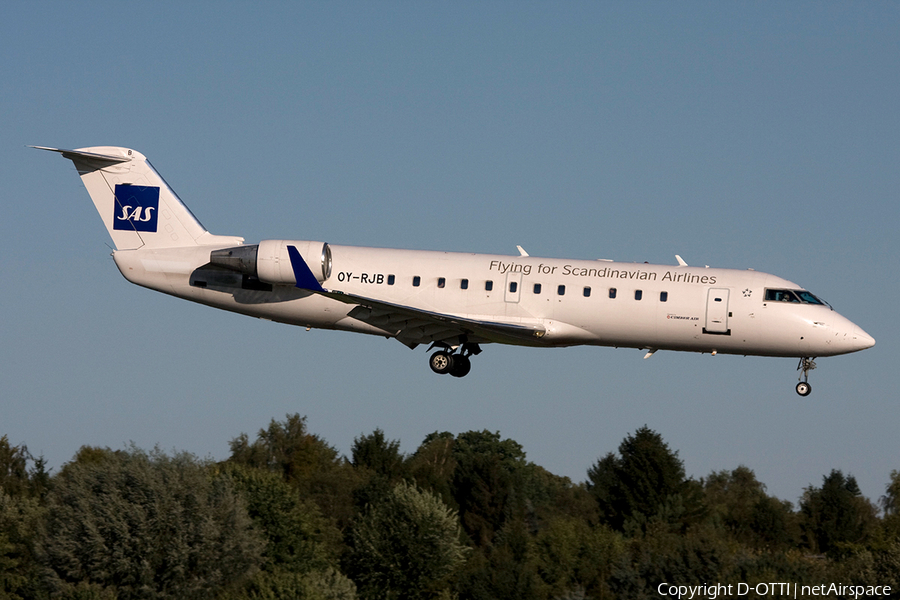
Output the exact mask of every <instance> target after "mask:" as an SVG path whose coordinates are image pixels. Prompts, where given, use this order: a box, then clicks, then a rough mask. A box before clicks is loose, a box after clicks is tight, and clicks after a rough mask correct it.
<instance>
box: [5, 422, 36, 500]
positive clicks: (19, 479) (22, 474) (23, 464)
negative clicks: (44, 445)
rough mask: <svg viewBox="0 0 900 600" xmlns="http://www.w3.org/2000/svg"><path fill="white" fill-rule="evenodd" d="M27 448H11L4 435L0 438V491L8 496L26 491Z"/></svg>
mask: <svg viewBox="0 0 900 600" xmlns="http://www.w3.org/2000/svg"><path fill="white" fill-rule="evenodd" d="M29 456H30V455H29V454H28V448H26V447H25V446H24V445H22V446H13V445H11V444H10V443H9V439H8V438H7V437H6V436H5V435H4V436H2V437H0V490H3V491H5V492H6V493H7V494H9V495H10V496H17V495H20V494H24V493H25V492H26V491H27V490H28V459H29Z"/></svg>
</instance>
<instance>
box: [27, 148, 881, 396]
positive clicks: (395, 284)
mask: <svg viewBox="0 0 900 600" xmlns="http://www.w3.org/2000/svg"><path fill="white" fill-rule="evenodd" d="M36 148H39V149H41V150H49V151H52V152H58V153H60V154H62V155H63V157H65V158H68V159H70V160H71V161H72V162H73V163H75V167H76V169H77V170H78V174H79V175H80V176H81V180H82V182H84V185H85V187H86V188H87V191H88V193H89V194H90V196H91V199H92V200H93V201H94V206H96V208H97V211H98V212H99V213H100V218H101V219H103V223H104V224H105V225H106V229H107V231H109V234H110V236H111V237H112V240H113V243H114V244H115V246H116V249H115V251H114V252H113V254H112V256H113V258H114V260H115V262H116V265H117V266H118V268H119V271H121V273H122V275H124V276H125V278H126V279H127V280H128V281H131V282H132V283H136V284H138V285H141V286H144V287H148V288H150V289H153V290H157V291H160V292H163V293H166V294H171V295H172V296H177V297H179V298H184V299H185V300H191V301H193V302H199V303H201V304H206V305H209V306H213V307H216V308H221V309H224V310H229V311H233V312H237V313H242V314H245V315H250V316H254V317H259V318H263V319H269V320H272V321H278V322H281V323H288V324H291V325H300V326H304V327H307V328H311V327H316V328H322V329H340V330H344V331H354V332H357V333H368V334H372V335H381V336H385V337H386V338H394V339H396V340H397V341H399V342H401V343H403V344H405V345H406V346H408V347H410V348H415V347H417V346H419V345H422V344H428V345H429V352H430V351H431V350H436V351H435V352H434V353H433V354H431V356H430V360H429V365H430V366H431V369H432V370H433V371H434V372H435V373H439V374H450V375H451V376H454V377H463V376H465V375H466V374H467V373H468V372H469V369H470V368H471V361H470V357H471V356H473V355H477V354H479V353H480V352H481V350H482V348H481V346H482V345H484V344H488V343H498V344H516V345H521V346H536V347H559V346H575V345H581V344H588V345H594V346H614V347H629V348H639V349H643V350H646V351H647V352H646V355H645V358H649V357H650V356H652V355H653V354H654V353H655V352H656V351H657V350H680V351H686V352H702V353H709V354H713V355H715V354H719V353H722V354H743V355H757V356H783V357H794V358H799V359H800V362H799V366H798V367H797V369H798V371H800V377H799V380H800V383H798V384H797V387H796V390H797V393H798V394H800V395H801V396H806V395H808V394H809V393H810V391H811V390H812V388H811V387H810V385H809V381H808V376H809V371H810V370H812V369H814V368H815V362H814V359H815V357H820V356H835V355H838V354H847V353H849V352H856V351H858V350H863V349H865V348H870V347H871V346H873V345H874V344H875V340H874V339H872V337H871V336H869V335H868V334H867V333H866V332H864V331H863V330H862V329H860V328H859V327H858V326H857V325H855V324H854V323H852V322H850V321H849V320H848V319H846V318H845V317H843V316H841V315H839V314H838V313H837V312H836V311H835V310H834V309H832V308H831V306H829V305H828V304H826V303H825V302H824V301H822V300H820V299H819V298H818V297H816V296H814V295H813V294H811V293H810V292H808V291H806V290H805V289H803V288H801V287H800V286H798V285H797V284H795V283H791V282H790V281H786V280H784V279H781V278H780V277H776V276H774V275H767V274H766V273H760V272H757V271H752V270H747V271H742V270H735V269H710V268H697V267H690V266H688V265H687V264H686V263H685V262H684V261H683V260H682V259H681V258H680V257H677V256H676V258H677V259H678V265H677V266H668V265H651V264H639V263H619V262H611V261H596V260H569V259H556V258H538V257H532V256H529V255H528V254H527V253H526V252H525V251H524V250H523V249H522V248H521V247H520V248H519V254H518V255H517V256H498V255H489V254H462V253H453V252H424V251H414V250H393V249H386V248H360V247H354V246H338V245H332V244H327V243H324V242H315V241H308V240H263V241H261V242H259V243H258V244H245V243H244V239H243V238H240V237H232V236H220V235H213V234H211V233H209V232H208V231H207V230H206V229H205V228H204V227H203V226H202V225H201V224H200V222H199V221H198V220H197V219H196V217H194V215H193V214H192V213H191V212H190V210H188V208H187V206H185V204H184V203H183V202H182V201H181V199H180V198H179V197H178V196H177V195H176V194H175V192H174V191H173V190H172V188H170V187H169V186H168V184H167V183H166V182H165V181H164V180H163V178H162V177H160V175H159V174H158V173H157V172H156V170H155V169H154V168H153V166H152V165H151V164H150V162H149V161H148V160H147V159H146V158H145V157H144V156H143V155H142V154H141V153H139V152H136V151H134V150H129V149H127V148H116V147H94V148H81V149H78V150H61V149H58V148H44V147H39V146H36Z"/></svg>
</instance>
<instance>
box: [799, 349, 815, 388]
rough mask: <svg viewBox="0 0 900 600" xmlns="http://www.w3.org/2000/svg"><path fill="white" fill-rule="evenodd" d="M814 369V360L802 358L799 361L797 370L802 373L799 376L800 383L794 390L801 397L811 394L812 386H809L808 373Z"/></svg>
mask: <svg viewBox="0 0 900 600" xmlns="http://www.w3.org/2000/svg"><path fill="white" fill-rule="evenodd" d="M815 368H816V360H815V358H807V357H803V358H801V359H800V364H798V365H797V370H798V371H802V373H801V375H800V383H798V384H797V387H796V388H795V389H796V390H797V393H798V394H800V395H801V396H809V394H810V392H812V386H811V385H809V381H808V379H809V372H810V371H812V370H813V369H815Z"/></svg>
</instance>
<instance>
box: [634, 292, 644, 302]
mask: <svg viewBox="0 0 900 600" xmlns="http://www.w3.org/2000/svg"><path fill="white" fill-rule="evenodd" d="M643 296H644V292H642V291H641V290H634V299H635V300H640V299H641V298H642V297H643Z"/></svg>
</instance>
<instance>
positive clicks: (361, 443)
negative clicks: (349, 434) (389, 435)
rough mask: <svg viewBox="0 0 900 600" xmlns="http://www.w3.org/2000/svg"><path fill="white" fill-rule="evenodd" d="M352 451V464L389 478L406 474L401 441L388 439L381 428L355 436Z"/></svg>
mask: <svg viewBox="0 0 900 600" xmlns="http://www.w3.org/2000/svg"><path fill="white" fill-rule="evenodd" d="M351 453H352V455H353V460H352V464H353V466H354V467H356V468H358V469H359V468H365V469H369V470H370V471H372V472H373V473H375V474H377V475H380V476H382V477H385V478H387V479H395V478H398V477H402V476H403V474H404V468H403V460H404V459H403V455H402V454H400V442H399V441H397V440H391V441H388V440H386V439H385V437H384V432H383V431H382V430H380V429H376V430H375V431H374V432H372V434H371V435H361V436H359V437H358V438H355V439H354V440H353V447H352V449H351Z"/></svg>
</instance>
